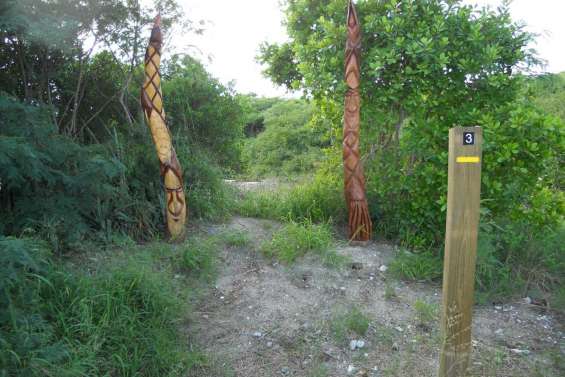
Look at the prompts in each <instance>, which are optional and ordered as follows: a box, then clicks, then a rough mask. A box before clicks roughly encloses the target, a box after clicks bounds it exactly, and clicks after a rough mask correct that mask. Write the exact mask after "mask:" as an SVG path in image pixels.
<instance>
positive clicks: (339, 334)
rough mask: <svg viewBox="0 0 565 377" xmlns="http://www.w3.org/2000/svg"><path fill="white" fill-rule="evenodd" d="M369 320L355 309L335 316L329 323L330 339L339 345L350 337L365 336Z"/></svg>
mask: <svg viewBox="0 0 565 377" xmlns="http://www.w3.org/2000/svg"><path fill="white" fill-rule="evenodd" d="M369 323H370V321H369V318H368V317H367V316H366V315H365V314H364V313H363V312H362V311H361V310H359V308H357V307H355V306H354V307H352V308H351V309H349V310H347V311H345V312H343V313H340V314H337V315H335V316H334V317H333V318H332V320H331V323H330V331H331V335H332V338H333V339H334V340H335V341H336V342H338V343H340V344H344V343H346V342H347V341H348V340H349V339H350V337H353V336H358V337H359V336H365V334H367V330H368V329H369Z"/></svg>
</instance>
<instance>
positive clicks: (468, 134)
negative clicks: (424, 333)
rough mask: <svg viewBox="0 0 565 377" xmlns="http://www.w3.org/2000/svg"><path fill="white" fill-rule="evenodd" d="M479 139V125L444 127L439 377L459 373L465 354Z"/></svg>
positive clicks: (476, 213) (462, 372) (475, 230)
mask: <svg viewBox="0 0 565 377" xmlns="http://www.w3.org/2000/svg"><path fill="white" fill-rule="evenodd" d="M482 142H483V134H482V129H481V128H480V127H455V128H452V129H451V130H449V172H448V183H447V221H446V233H445V259H444V264H443V305H442V316H441V331H442V346H441V354H440V369H439V376H440V377H455V376H457V377H464V376H465V375H466V371H467V366H468V364H469V359H470V356H471V317H472V310H473V294H474V285H475V260H476V257H477V234H478V228H479V208H480V194H481V159H482V156H481V145H482Z"/></svg>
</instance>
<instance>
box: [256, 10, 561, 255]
mask: <svg viewBox="0 0 565 377" xmlns="http://www.w3.org/2000/svg"><path fill="white" fill-rule="evenodd" d="M286 5H287V7H286V24H287V29H288V33H289V35H290V41H289V44H288V45H282V46H278V45H271V46H264V47H263V55H262V57H261V60H262V61H264V62H265V63H266V64H267V65H268V68H267V70H266V72H267V74H268V75H269V76H270V77H271V78H272V79H273V81H274V82H277V83H280V84H285V85H287V86H290V87H292V86H293V85H294V83H297V82H300V87H301V88H302V89H303V90H305V91H306V92H307V93H309V94H311V95H312V96H313V97H314V100H315V102H316V104H317V111H318V112H319V113H320V114H321V116H319V117H318V118H319V119H327V120H330V122H331V124H332V126H331V127H332V134H333V135H334V136H333V140H334V141H336V142H335V146H336V148H334V152H335V153H336V154H337V153H339V152H338V151H339V145H340V143H339V142H338V140H340V139H341V138H340V135H341V131H340V130H341V116H342V111H343V110H342V100H343V95H344V89H345V86H344V84H343V77H342V75H343V59H344V53H343V51H344V43H345V16H346V12H345V10H346V5H347V1H346V0H325V1H321V0H289V1H287V2H286ZM357 8H358V14H359V16H360V19H361V26H362V28H363V31H362V35H363V37H362V38H363V39H362V53H361V56H362V65H361V78H362V85H361V95H362V125H361V129H362V137H361V140H362V141H364V144H365V145H363V146H362V150H364V152H365V153H366V156H365V159H364V160H365V166H366V169H367V177H368V195H369V197H370V200H371V205H372V207H374V208H373V210H372V211H371V213H373V214H375V216H376V219H375V223H376V225H377V226H380V228H381V230H382V231H384V232H385V234H387V235H389V236H394V237H398V238H400V239H401V240H402V241H403V242H404V243H405V244H407V245H409V246H412V247H414V248H416V249H426V248H433V249H436V247H437V246H438V245H440V244H441V243H442V242H443V229H444V225H445V202H446V191H447V190H446V185H447V179H446V172H447V142H448V140H447V135H448V129H449V128H450V127H453V126H456V125H461V126H472V125H481V126H483V127H484V129H485V146H484V150H485V160H484V167H483V195H482V197H483V204H482V205H483V207H484V212H485V213H488V214H489V216H488V219H496V221H498V222H501V221H503V219H507V218H512V219H513V220H517V219H519V218H520V219H524V216H526V214H525V212H527V211H529V210H531V208H532V206H533V205H534V203H535V201H536V200H535V197H536V196H537V193H538V192H540V190H543V189H544V188H547V189H549V190H550V191H551V187H553V183H552V182H551V180H552V177H554V176H555V174H554V170H552V169H555V166H556V163H555V161H556V158H557V156H558V155H559V154H562V153H563V142H562V140H563V137H562V136H563V132H564V127H563V123H561V122H559V121H558V120H556V119H555V118H548V117H545V116H543V114H540V113H539V112H537V111H536V110H535V109H533V108H531V107H530V106H528V105H526V104H523V103H522V102H521V101H519V99H520V93H521V90H522V88H523V79H522V77H521V76H520V75H518V74H515V73H516V72H517V70H518V68H523V67H527V66H529V65H531V64H534V63H535V62H536V60H535V58H534V57H533V56H532V55H531V53H530V51H529V50H528V49H527V48H526V46H527V44H528V42H529V41H530V40H531V35H529V34H528V33H526V32H525V31H524V30H523V28H522V27H521V26H520V25H518V24H516V23H514V22H513V21H512V20H511V18H510V14H509V11H508V8H507V7H505V6H502V7H500V8H499V9H497V10H495V11H493V10H489V9H476V8H474V7H471V6H467V5H463V4H462V2H461V1H458V0H423V1H415V0H402V1H400V0H386V1H375V0H360V1H359V2H358V3H357ZM289 47H290V50H291V51H292V54H288V53H282V51H286V52H288V51H289ZM277 50H281V53H277ZM291 66H296V67H298V71H299V74H298V75H295V74H294V73H292V71H291V70H290V69H289V67H291ZM288 72H291V73H290V74H288ZM285 75H287V76H285ZM283 76H285V79H281V77H283ZM289 82H290V83H292V84H291V85H288V83H289ZM542 140H544V142H543V143H542V142H541V141H542ZM334 171H335V174H341V173H340V172H339V171H338V169H337V166H336V167H335V170H334ZM518 187H519V188H518ZM560 198H561V199H560ZM546 200H549V201H550V202H551V203H553V206H554V208H561V209H560V210H558V211H557V212H558V213H557V214H555V213H553V212H551V213H550V212H543V211H539V212H538V215H540V216H539V217H538V218H537V219H536V220H535V221H534V220H533V219H531V220H532V222H531V224H530V225H532V226H534V225H535V226H539V227H545V226H550V225H551V224H555V222H556V221H557V222H559V219H560V218H562V215H563V210H562V203H563V202H562V196H561V195H560V194H558V193H555V195H549V196H547V197H546ZM558 203H561V204H558ZM560 205H561V207H560ZM552 213H553V214H552ZM486 219H487V218H485V220H486Z"/></svg>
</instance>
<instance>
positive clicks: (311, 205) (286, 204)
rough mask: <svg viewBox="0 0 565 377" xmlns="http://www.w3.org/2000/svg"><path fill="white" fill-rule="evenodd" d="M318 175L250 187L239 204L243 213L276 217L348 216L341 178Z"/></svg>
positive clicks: (320, 218) (324, 219)
mask: <svg viewBox="0 0 565 377" xmlns="http://www.w3.org/2000/svg"><path fill="white" fill-rule="evenodd" d="M324 179H326V180H327V178H324V177H321V176H318V177H316V178H315V179H314V181H309V182H302V183H299V184H298V185H296V186H294V187H290V188H286V187H281V188H279V189H278V190H277V191H250V192H247V193H245V194H244V195H243V197H242V198H241V200H240V201H239V202H238V204H237V212H238V213H239V214H241V215H242V216H249V217H259V218H267V219H274V220H279V221H280V220H288V219H290V220H293V221H304V220H312V221H314V222H328V221H331V220H332V219H346V215H345V213H346V212H345V201H344V200H343V192H342V191H341V182H334V181H329V182H327V181H325V180H324Z"/></svg>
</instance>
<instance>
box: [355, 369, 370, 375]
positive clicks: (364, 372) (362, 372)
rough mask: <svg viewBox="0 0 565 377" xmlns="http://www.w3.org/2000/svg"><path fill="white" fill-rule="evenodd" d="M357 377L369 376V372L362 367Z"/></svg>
mask: <svg viewBox="0 0 565 377" xmlns="http://www.w3.org/2000/svg"><path fill="white" fill-rule="evenodd" d="M355 377H369V372H368V371H367V370H366V369H361V370H359V372H357V374H356V375H355Z"/></svg>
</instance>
